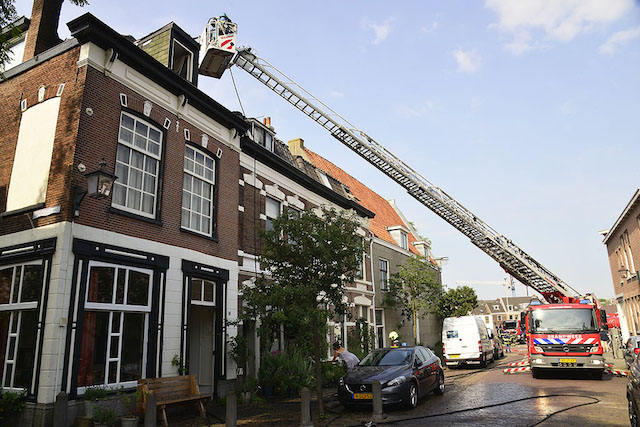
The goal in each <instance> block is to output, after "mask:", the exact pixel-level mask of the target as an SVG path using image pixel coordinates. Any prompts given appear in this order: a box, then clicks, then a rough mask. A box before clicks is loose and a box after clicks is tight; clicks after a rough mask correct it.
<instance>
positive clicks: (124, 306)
mask: <svg viewBox="0 0 640 427" xmlns="http://www.w3.org/2000/svg"><path fill="white" fill-rule="evenodd" d="M152 278H153V273H152V271H151V270H146V269H139V268H133V267H127V266H119V265H112V264H105V263H99V262H91V263H90V264H89V276H88V280H87V291H86V295H85V304H84V319H83V326H82V342H81V353H80V364H79V370H78V387H80V389H79V392H80V393H83V392H84V389H83V387H87V386H94V385H103V386H107V387H109V388H120V387H126V388H130V387H135V386H136V384H137V380H139V379H141V378H144V377H145V369H146V355H147V336H148V329H149V314H150V312H151V299H152V293H153V292H152V291H153V285H152V283H153V281H152Z"/></svg>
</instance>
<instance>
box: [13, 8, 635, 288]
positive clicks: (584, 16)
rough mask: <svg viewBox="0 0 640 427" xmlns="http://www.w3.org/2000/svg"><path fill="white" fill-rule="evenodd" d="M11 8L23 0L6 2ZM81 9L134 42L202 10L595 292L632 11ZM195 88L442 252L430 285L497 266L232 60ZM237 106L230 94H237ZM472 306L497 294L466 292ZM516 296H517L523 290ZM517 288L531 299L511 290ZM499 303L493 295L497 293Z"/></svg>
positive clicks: (616, 184)
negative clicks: (473, 298)
mask: <svg viewBox="0 0 640 427" xmlns="http://www.w3.org/2000/svg"><path fill="white" fill-rule="evenodd" d="M15 5H16V9H17V11H18V14H19V15H26V16H27V17H28V16H29V15H30V13H31V5H32V1H30V0H18V1H16V2H15ZM86 12H90V13H92V14H93V15H95V16H96V17H98V18H99V19H101V20H102V21H103V22H105V23H106V24H107V25H109V26H111V27H112V28H114V29H115V30H116V31H118V32H120V33H122V34H131V35H133V36H134V37H136V38H141V37H143V36H145V35H147V34H148V33H151V32H153V31H155V30H156V29H158V28H160V27H161V26H163V25H165V24H167V23H168V22H170V21H174V22H175V23H177V24H178V25H179V26H180V27H182V28H183V29H184V30H185V31H187V32H188V33H189V34H191V35H193V36H194V37H196V36H198V35H199V34H200V33H201V32H202V29H203V28H204V26H205V24H206V22H207V20H208V18H210V17H213V16H218V15H220V14H222V13H226V14H227V15H228V16H229V17H230V18H231V19H232V20H233V21H234V22H236V23H237V24H238V35H237V39H236V41H237V45H238V46H250V47H252V48H253V50H254V51H256V52H257V54H258V56H260V57H262V58H264V59H266V60H267V61H268V62H269V63H271V64H272V65H274V66H275V67H277V68H278V69H279V70H280V71H281V72H283V73H285V74H286V75H288V76H289V77H291V78H292V79H293V80H295V81H296V82H297V83H298V84H300V85H301V86H302V87H304V88H305V89H306V90H308V91H309V92H310V93H312V94H313V95H315V96H316V97H317V98H318V99H320V100H322V101H323V102H324V103H325V104H327V105H329V106H330V107H331V108H332V109H334V110H335V111H337V112H338V113H340V114H341V115H342V116H343V117H345V118H346V119H348V120H349V121H350V122H351V123H353V124H354V125H355V126H357V127H358V128H359V129H361V130H363V131H365V132H366V133H367V134H368V135H370V136H372V137H373V138H374V139H375V140H376V141H378V142H379V143H381V144H382V145H383V146H385V147H386V148H387V149H388V150H390V151H391V152H392V153H394V154H395V155H396V156H397V157H399V158H400V159H402V160H403V161H404V162H405V163H407V164H408V165H409V166H411V167H413V168H414V169H416V170H417V171H418V172H420V173H421V174H422V175H423V176H424V177H425V178H427V179H428V180H429V181H431V182H432V183H433V184H435V185H437V186H439V187H440V188H442V189H443V190H444V191H446V192H447V193H448V194H449V195H451V196H452V197H453V198H454V199H456V200H457V201H458V202H460V203H462V204H463V205H464V206H465V207H466V208H468V209H469V210H471V211H472V212H473V213H474V214H475V215H476V217H478V218H480V219H482V220H483V221H485V222H486V223H488V224H489V225H490V226H491V227H492V228H494V229H495V230H497V231H498V232H499V233H501V234H504V235H505V236H507V237H508V238H509V239H511V240H512V241H513V242H514V243H515V244H516V245H518V246H519V247H520V248H521V249H523V250H524V251H526V252H527V253H528V254H530V255H531V256H533V257H534V258H535V259H536V260H537V261H539V262H540V263H542V264H543V265H544V266H545V267H547V268H548V269H550V270H551V271H552V272H553V273H554V274H556V275H557V276H558V277H560V278H561V279H562V280H564V281H565V282H567V283H568V284H569V285H571V286H572V287H573V288H575V289H576V290H578V291H579V292H582V293H586V292H594V293H595V294H596V295H597V296H598V297H601V298H610V297H613V296H614V294H613V281H612V280H613V279H612V275H611V271H610V268H609V262H608V257H607V251H606V247H605V245H604V244H603V243H602V236H601V235H599V234H598V231H599V230H603V229H608V228H610V227H611V226H612V225H613V224H614V222H615V221H616V219H617V218H618V216H619V215H620V213H621V212H622V210H623V209H624V207H625V206H626V205H627V203H628V202H629V200H630V199H631V197H632V195H633V194H634V192H635V191H636V190H637V189H638V187H639V186H640V179H639V175H640V168H639V167H638V166H637V160H638V159H640V129H639V128H640V119H638V115H639V112H640V71H639V70H640V2H638V1H637V0H636V1H634V0H486V1H463V0H453V1H446V2H441V1H405V2H400V3H396V4H394V5H393V6H392V5H391V4H390V3H389V2H388V1H379V0H353V1H335V0H325V1H320V2H301V1H293V0H290V1H278V0H272V1H270V2H264V1H261V2H257V1H251V0H244V1H234V0H224V1H218V2H212V1H190V0H183V1H181V2H175V1H171V2H170V1H164V0H158V1H148V0H138V1H135V2H131V1H128V2H125V1H120V0H111V1H98V0H92V1H91V4H90V5H88V6H85V7H82V8H81V7H78V6H74V5H73V4H71V3H70V2H65V3H64V5H63V10H62V16H61V19H60V22H61V25H60V28H59V35H60V37H62V38H66V37H69V31H68V29H67V27H66V23H67V22H69V21H70V20H71V19H73V18H75V17H77V16H79V15H81V14H84V13H86ZM232 73H233V77H234V78H235V83H236V86H237V94H236V92H235V90H234V85H233V81H232V79H231V75H232V74H231V73H229V72H226V73H225V75H224V76H223V77H222V78H221V79H220V80H216V79H213V78H209V77H203V76H201V78H200V79H199V88H200V89H201V90H203V91H204V92H206V93H207V94H209V95H210V96H212V97H213V98H214V99H216V100H217V101H219V102H221V103H222V104H223V105H225V106H226V107H227V108H229V109H231V110H234V111H239V110H241V109H242V108H243V109H244V112H245V115H246V116H248V117H262V116H269V117H271V123H272V125H274V127H275V129H276V132H277V137H278V138H279V139H281V140H283V141H285V142H286V141H289V140H291V139H294V138H303V139H304V141H305V146H306V147H308V148H309V149H311V150H312V151H315V152H316V153H318V154H320V155H322V156H323V157H325V158H327V159H328V160H330V161H332V162H333V163H335V164H336V165H338V166H340V167H341V168H343V169H345V170H346V171H348V172H349V173H350V174H351V175H353V176H354V177H355V178H357V179H358V180H360V181H361V182H363V183H365V184H366V185H367V186H368V187H370V188H371V189H373V190H374V191H376V192H377V193H378V194H380V195H382V196H383V197H385V198H387V199H395V200H396V203H397V204H398V205H399V207H400V209H401V210H402V211H403V213H404V214H405V216H406V217H407V218H408V219H409V220H410V221H412V222H413V223H414V224H415V225H416V226H417V227H418V229H419V233H420V234H421V235H423V236H426V237H428V238H430V239H431V241H432V250H433V252H434V255H435V256H436V257H447V258H448V259H449V262H448V264H447V265H445V266H444V268H443V282H444V284H445V286H447V287H449V288H452V287H456V286H458V282H460V281H496V282H504V281H505V278H506V277H507V274H506V273H505V272H504V270H502V269H501V268H500V267H499V266H498V264H497V263H496V262H495V261H493V260H492V259H491V258H490V257H489V256H487V255H486V254H484V253H483V252H482V251H480V249H478V248H476V247H475V246H474V245H473V244H471V242H470V241H469V240H468V239H467V238H466V237H464V236H463V235H462V234H460V233H459V232H458V231H457V230H455V229H454V228H453V227H451V226H450V225H448V224H447V223H446V222H445V221H444V220H442V219H440V218H439V217H438V216H437V215H435V214H434V213H432V212H431V211H430V210H429V209H428V208H426V207H425V206H423V205H422V204H420V203H419V202H417V201H415V200H414V199H413V198H412V197H411V196H409V195H408V194H407V193H406V192H405V191H403V190H402V188H401V187H400V186H399V185H397V184H396V183H394V182H393V181H392V180H390V179H389V178H387V177H386V176H385V175H383V174H382V173H380V172H378V171H377V170H376V169H375V168H373V166H370V165H369V164H368V163H367V162H366V161H364V160H362V159H361V158H360V157H358V156H357V155H356V154H355V153H353V152H351V151H350V150H349V149H347V148H346V147H344V146H342V145H341V144H340V143H339V142H338V141H337V140H335V139H334V138H333V137H331V136H330V135H329V134H328V133H327V132H326V131H325V130H324V129H323V128H322V127H320V126H318V125H317V124H316V123H314V122H313V121H312V120H310V119H309V118H308V117H306V116H305V115H304V114H302V113H300V112H299V111H297V110H296V109H295V108H293V107H292V106H291V105H289V104H288V103H287V102H285V101H284V100H282V99H281V98H280V97H279V96H277V95H276V94H274V93H273V92H271V91H270V90H268V89H266V88H265V87H264V86H263V85H262V84H260V83H259V82H258V81H257V80H255V79H253V78H252V77H250V76H249V75H248V74H247V73H245V72H244V71H242V70H240V69H239V68H236V69H232ZM238 98H239V99H240V102H241V105H242V107H241V105H240V102H239V101H238ZM474 288H475V289H476V292H477V293H478V296H479V297H480V298H483V299H489V298H496V297H499V296H504V295H505V293H506V292H507V291H506V289H505V288H504V287H502V286H495V285H482V286H475V287H474ZM515 292H516V295H518V296H523V295H526V294H527V290H526V289H525V287H524V286H517V287H516V291H515ZM529 293H530V294H531V291H529ZM509 295H511V292H509Z"/></svg>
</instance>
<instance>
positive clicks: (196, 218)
mask: <svg viewBox="0 0 640 427" xmlns="http://www.w3.org/2000/svg"><path fill="white" fill-rule="evenodd" d="M214 186H215V160H213V158H212V157H210V156H208V155H206V154H204V153H203V152H201V151H200V150H196V149H194V148H192V147H190V146H188V145H187V146H185V151H184V175H183V178H182V220H181V221H182V222H181V223H182V228H185V229H187V230H191V231H195V232H197V233H202V234H206V235H208V236H210V235H211V234H212V230H213V208H214V203H213V194H214Z"/></svg>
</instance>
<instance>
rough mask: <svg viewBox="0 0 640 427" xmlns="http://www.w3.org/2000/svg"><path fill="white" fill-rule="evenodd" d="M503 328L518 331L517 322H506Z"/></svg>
mask: <svg viewBox="0 0 640 427" xmlns="http://www.w3.org/2000/svg"><path fill="white" fill-rule="evenodd" d="M502 327H503V328H504V329H516V321H515V320H509V321H507V322H504V323H503V324H502Z"/></svg>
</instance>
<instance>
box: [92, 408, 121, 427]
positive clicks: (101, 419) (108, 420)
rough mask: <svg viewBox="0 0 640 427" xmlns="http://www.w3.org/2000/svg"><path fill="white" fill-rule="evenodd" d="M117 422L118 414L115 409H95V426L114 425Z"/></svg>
mask: <svg viewBox="0 0 640 427" xmlns="http://www.w3.org/2000/svg"><path fill="white" fill-rule="evenodd" d="M115 421H116V413H115V411H114V410H113V409H110V408H104V407H102V406H99V405H96V406H94V407H93V422H94V424H113V423H114V422H115Z"/></svg>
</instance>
